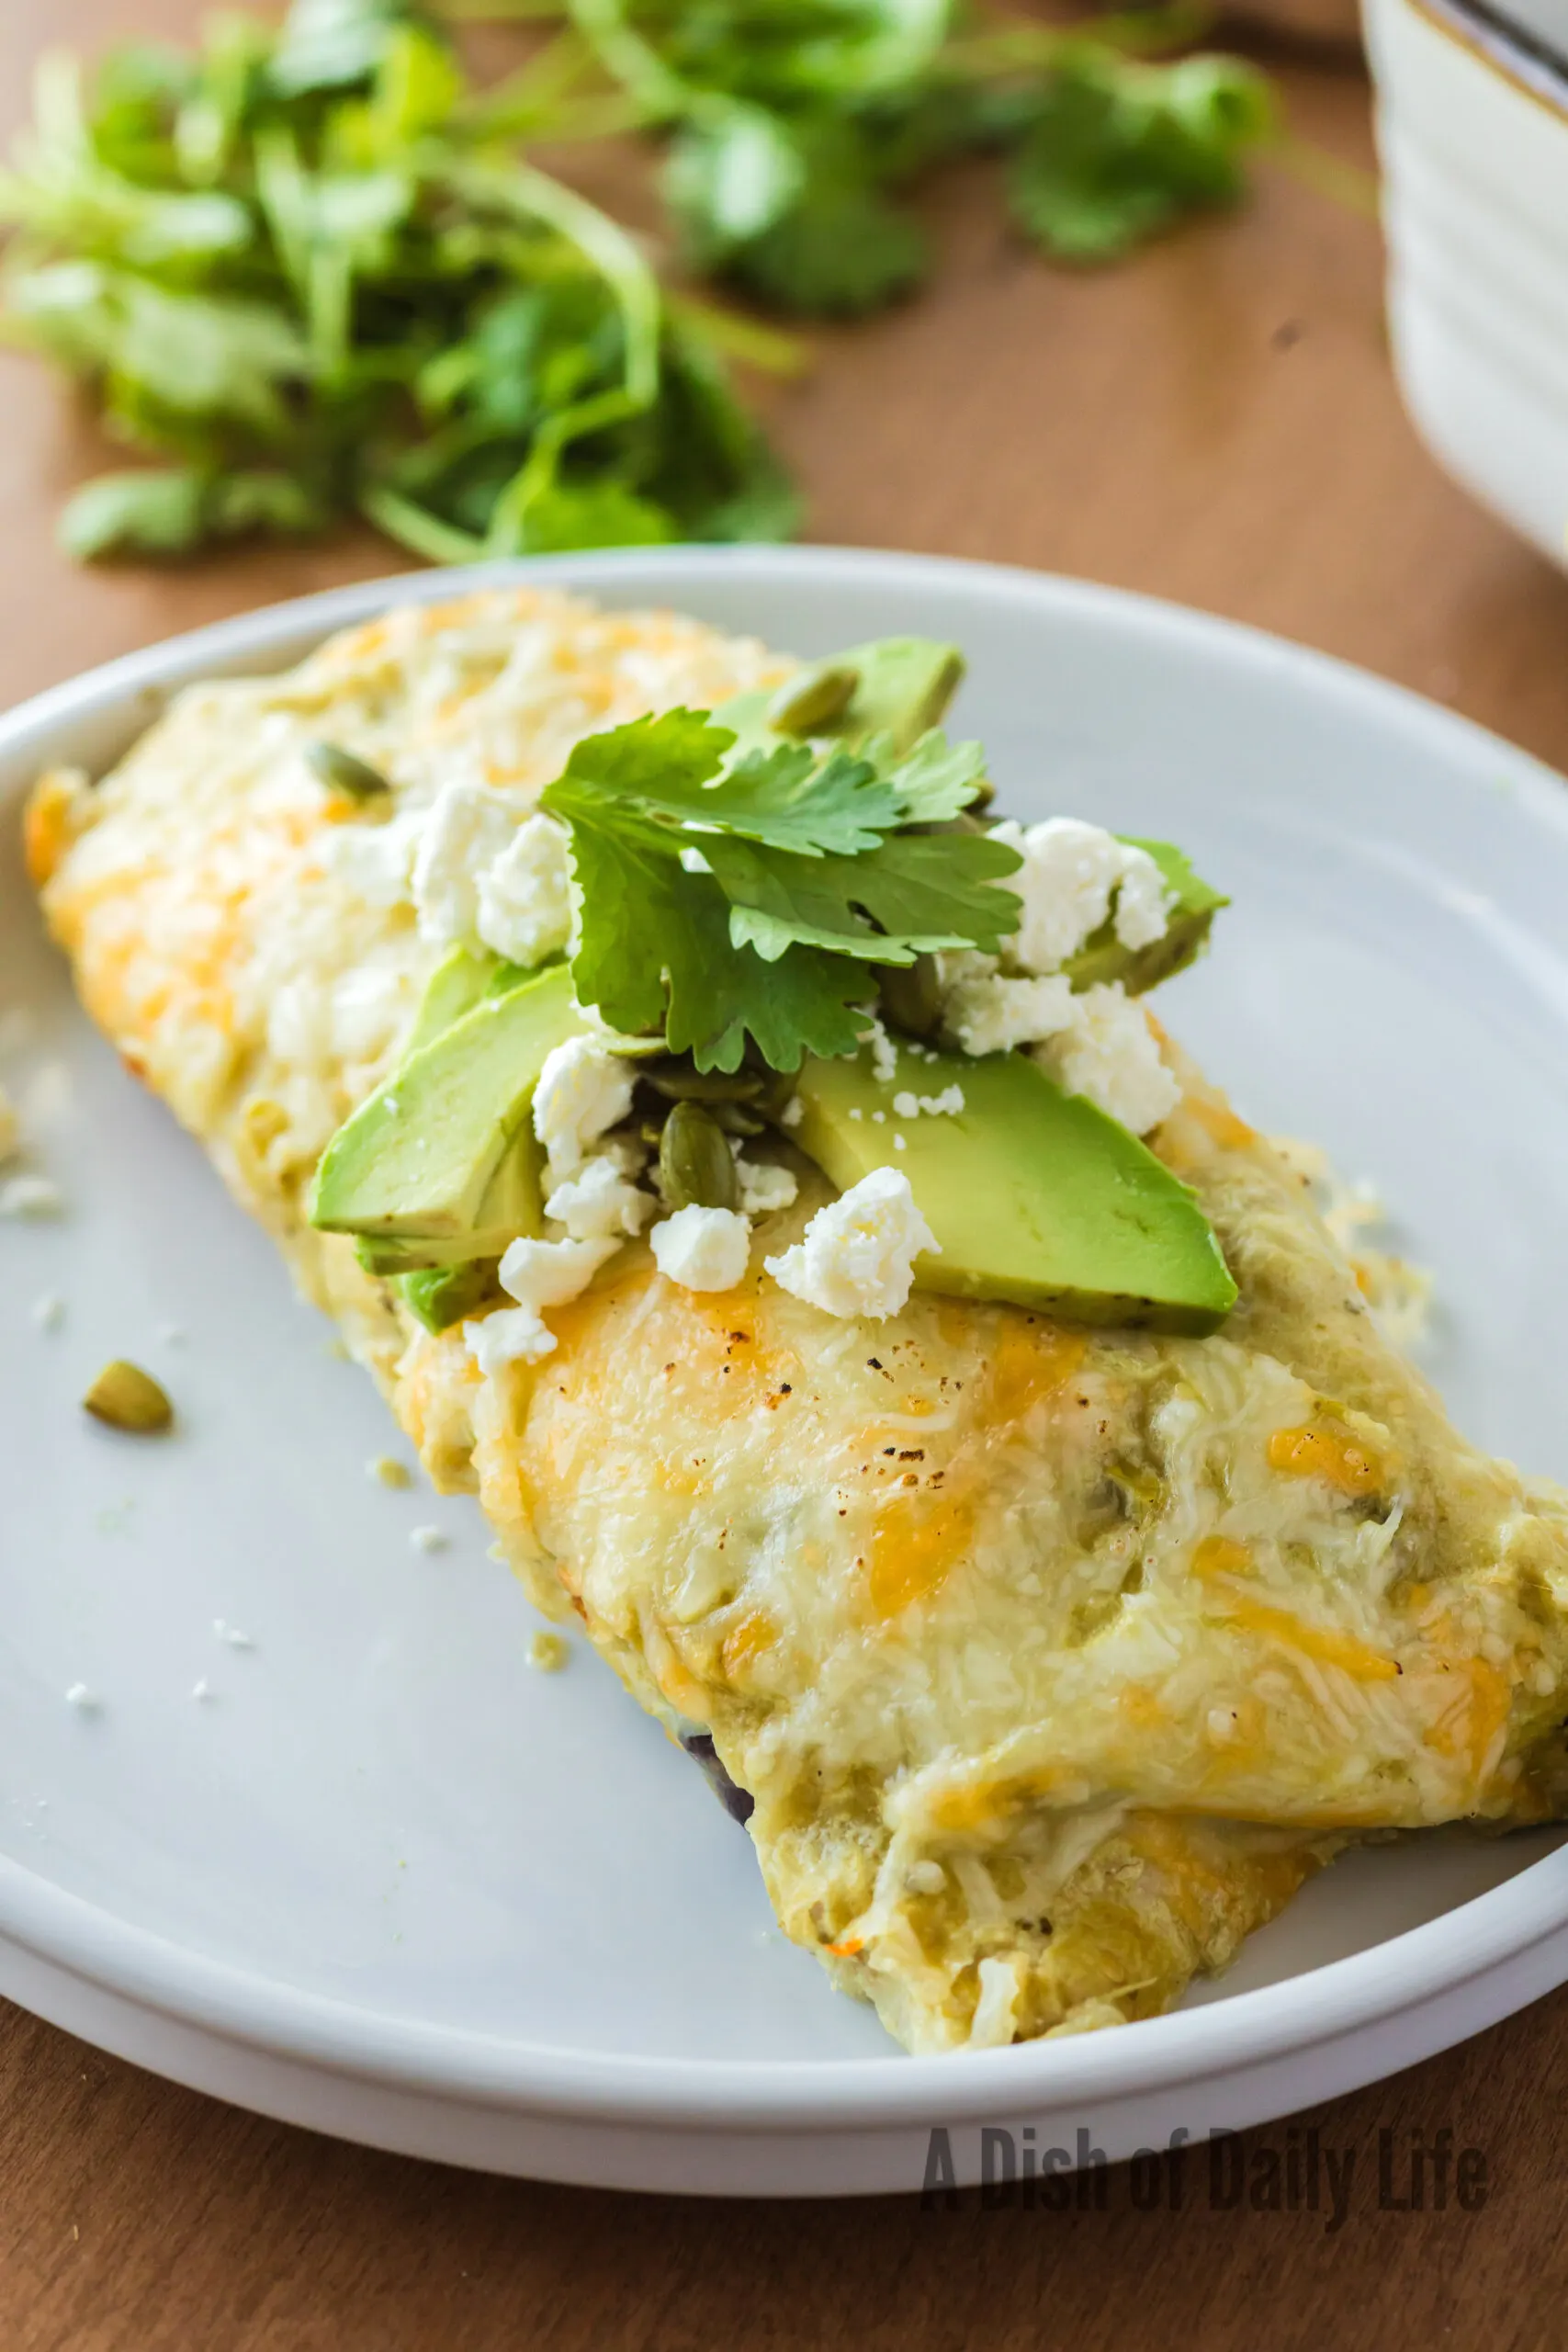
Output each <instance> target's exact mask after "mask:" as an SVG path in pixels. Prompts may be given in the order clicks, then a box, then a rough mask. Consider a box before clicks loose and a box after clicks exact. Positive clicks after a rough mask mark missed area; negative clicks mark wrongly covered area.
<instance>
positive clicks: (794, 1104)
mask: <svg viewBox="0 0 1568 2352" xmlns="http://www.w3.org/2000/svg"><path fill="white" fill-rule="evenodd" d="M805 1116H806V1105H805V1103H803V1102H802V1101H801V1099H800V1097H799V1095H798V1094H792V1095H791V1096H790V1098H789V1101H788V1102H787V1103H785V1104H784V1109H783V1110H782V1111H781V1112H780V1113H779V1125H780V1126H781V1127H798V1126H799V1125H800V1123H801V1121H802V1119H804V1118H805Z"/></svg>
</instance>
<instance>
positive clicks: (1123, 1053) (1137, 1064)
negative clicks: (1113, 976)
mask: <svg viewBox="0 0 1568 2352" xmlns="http://www.w3.org/2000/svg"><path fill="white" fill-rule="evenodd" d="M1072 1003H1073V1016H1074V1017H1073V1022H1072V1025H1071V1027H1070V1028H1067V1029H1065V1030H1064V1031H1063V1032H1062V1033H1061V1035H1058V1036H1055V1037H1052V1038H1050V1039H1049V1040H1048V1041H1047V1042H1046V1043H1045V1044H1043V1046H1041V1047H1040V1048H1039V1051H1038V1054H1037V1056H1036V1058H1037V1059H1038V1060H1039V1061H1040V1062H1041V1063H1042V1064H1043V1067H1044V1068H1045V1069H1048V1070H1049V1071H1050V1073H1051V1075H1052V1077H1053V1078H1055V1080H1057V1081H1058V1082H1059V1083H1060V1084H1061V1085H1062V1086H1064V1087H1065V1088H1066V1091H1067V1092H1068V1093H1069V1094H1086V1095H1088V1097H1089V1101H1090V1102H1091V1103H1097V1104H1098V1105H1099V1107H1100V1110H1102V1111H1104V1112H1105V1113H1107V1114H1108V1115H1109V1116H1110V1117H1111V1118H1112V1119H1119V1120H1120V1121H1121V1123H1122V1125H1123V1126H1124V1127H1130V1128H1131V1129H1132V1131H1133V1133H1134V1135H1135V1136H1143V1135H1147V1134H1148V1132H1149V1130H1150V1128H1151V1127H1157V1126H1158V1125H1159V1123H1160V1121H1161V1120H1162V1119H1166V1118H1168V1117H1169V1115H1170V1114H1171V1112H1172V1111H1174V1110H1175V1108H1176V1105H1177V1103H1179V1100H1180V1099H1181V1088H1180V1086H1179V1083H1178V1082H1177V1080H1176V1079H1175V1078H1174V1077H1173V1076H1172V1075H1171V1073H1170V1071H1169V1070H1168V1069H1167V1068H1166V1066H1165V1063H1164V1062H1163V1061H1162V1060H1161V1058H1160V1050H1159V1046H1158V1044H1157V1043H1156V1038H1155V1033H1154V1031H1153V1030H1152V1029H1151V1028H1150V1026H1149V1022H1148V1016H1147V1014H1146V1013H1145V1011H1144V1009H1143V1007H1142V1005H1140V1004H1139V1003H1138V1002H1137V1001H1136V1000H1135V999H1134V998H1133V997H1130V996H1129V995H1128V994H1127V992H1126V990H1125V989H1123V988H1122V983H1121V982H1120V980H1112V981H1111V982H1110V983H1108V984H1103V985H1101V986H1100V987H1096V988H1092V989H1084V990H1083V992H1082V993H1081V995H1078V996H1075V997H1074V998H1073V1000H1072Z"/></svg>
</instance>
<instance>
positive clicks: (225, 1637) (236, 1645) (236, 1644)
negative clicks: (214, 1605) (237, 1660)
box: [212, 1617, 255, 1650]
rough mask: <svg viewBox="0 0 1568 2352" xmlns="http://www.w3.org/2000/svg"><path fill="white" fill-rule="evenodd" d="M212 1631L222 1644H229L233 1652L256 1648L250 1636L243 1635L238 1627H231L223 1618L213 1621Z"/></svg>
mask: <svg viewBox="0 0 1568 2352" xmlns="http://www.w3.org/2000/svg"><path fill="white" fill-rule="evenodd" d="M212 1630H213V1632H214V1633H215V1634H217V1636H218V1638H219V1640H220V1642H227V1643H228V1645H229V1647H230V1648H231V1650H254V1647H255V1644H254V1641H253V1640H252V1639H251V1636H250V1635H249V1634H243V1633H242V1632H241V1631H240V1628H239V1627H238V1625H231V1624H229V1623H227V1622H226V1621H225V1620H224V1619H223V1618H221V1617H215V1618H214V1619H213V1621H212Z"/></svg>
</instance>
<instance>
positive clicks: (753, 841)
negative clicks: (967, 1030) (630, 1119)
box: [542, 710, 1021, 1070]
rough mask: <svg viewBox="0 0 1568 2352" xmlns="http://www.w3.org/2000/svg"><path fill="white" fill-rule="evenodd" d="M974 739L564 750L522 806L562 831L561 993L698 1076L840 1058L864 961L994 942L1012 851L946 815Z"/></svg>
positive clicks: (965, 797)
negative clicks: (534, 807) (564, 975)
mask: <svg viewBox="0 0 1568 2352" xmlns="http://www.w3.org/2000/svg"><path fill="white" fill-rule="evenodd" d="M984 788H985V787H984V763H983V761H982V758H981V753H980V747H979V745H978V744H977V743H960V744H949V743H948V742H947V741H946V740H945V739H944V738H943V737H942V735H941V734H939V733H934V732H933V733H931V734H928V735H925V736H923V737H922V738H921V740H920V741H919V743H917V744H916V746H915V748H914V750H913V751H912V752H908V754H907V755H905V756H904V757H903V758H898V757H897V756H896V754H895V753H894V752H893V750H892V746H891V741H890V739H888V738H886V737H884V738H880V739H878V738H873V740H872V741H870V742H868V743H867V744H866V745H865V746H864V747H863V750H860V751H857V752H851V751H849V750H847V749H845V748H844V747H843V746H840V745H829V746H828V747H826V748H824V747H823V746H821V745H818V744H812V743H775V744H774V745H773V746H772V748H769V747H766V746H755V745H753V746H748V745H746V744H745V742H744V741H741V740H738V738H737V736H736V734H735V733H734V732H733V731H732V730H731V729H729V728H728V727H726V726H724V725H723V724H722V723H715V722H714V721H713V720H712V719H711V718H709V716H708V715H707V714H706V713H705V712H702V711H691V710H675V711H670V712H668V713H666V714H665V715H664V716H663V717H662V718H640V719H637V720H635V721H634V722H633V723H632V724H631V725H629V726H626V727H618V728H615V729H613V730H612V731H610V732H609V733H606V734H603V735H593V736H590V737H589V738H588V739H587V740H586V741H583V742H581V743H580V744H579V745H578V746H577V748H576V750H575V751H574V752H572V754H571V757H570V760H569V761H568V763H567V766H566V772H565V774H564V775H562V776H561V777H560V778H559V779H558V781H557V782H556V783H555V784H552V785H551V786H550V787H549V789H548V790H547V792H546V794H545V795H544V798H543V803H542V805H543V806H544V807H545V808H546V809H549V810H550V811H551V812H552V813H553V814H554V815H556V816H558V817H559V818H561V819H563V820H565V821H566V823H567V824H568V825H569V826H570V830H571V838H572V864H573V867H574V870H575V874H576V879H577V888H578V897H579V917H578V944H577V946H576V948H575V950H574V954H573V960H572V981H573V985H574V987H575V989H576V991H577V995H578V999H579V1001H581V1003H583V1004H592V1005H596V1006H597V1007H598V1009H599V1011H600V1012H602V1013H603V1015H604V1019H605V1020H606V1021H607V1022H609V1023H610V1024H611V1026H612V1027H613V1028H615V1029H618V1030H621V1031H622V1032H624V1033H625V1034H626V1035H638V1034H639V1033H648V1032H657V1031H661V1032H662V1033H663V1035H664V1036H665V1037H666V1039H667V1041H668V1043H669V1045H670V1047H671V1050H672V1051H673V1052H676V1053H690V1054H691V1055H692V1056H693V1057H694V1060H695V1063H696V1067H697V1068H698V1069H699V1070H710V1069H719V1070H733V1069H738V1068H739V1064H740V1061H741V1058H742V1056H743V1055H744V1054H745V1053H746V1051H747V1046H748V1039H749V1038H750V1041H751V1046H752V1047H753V1049H754V1050H755V1051H756V1052H757V1053H758V1054H760V1056H761V1058H762V1060H763V1061H764V1062H766V1063H767V1064H768V1065H769V1066H770V1067H771V1068H773V1069H781V1070H791V1069H796V1068H798V1066H799V1062H800V1057H801V1056H802V1054H803V1053H815V1054H823V1055H832V1054H844V1053H852V1052H853V1050H854V1047H855V1044H856V1041H857V1039H858V1038H859V1037H860V1036H861V1035H863V1033H864V1030H865V1026H866V1012H865V1010H864V1008H865V1005H866V1003H867V1001H868V1000H874V998H875V995H876V990H877V976H876V972H875V969H874V967H877V966H883V967H886V966H887V965H895V966H907V965H909V964H912V963H913V962H914V960H915V958H916V957H917V956H920V955H926V954H931V953H933V952H936V951H938V950H941V949H942V948H953V947H980V948H985V949H989V950H995V949H998V948H999V947H1000V945H1001V943H1002V941H1003V940H1004V939H1006V938H1008V937H1009V936H1010V933H1012V932H1014V931H1015V930H1016V929H1017V927H1018V921H1019V913H1020V907H1019V901H1018V899H1017V898H1016V897H1015V896H1014V895H1013V893H1012V892H1011V891H1010V890H1004V889H1001V888H998V882H999V880H1000V878H1001V876H1003V875H1005V874H1010V873H1013V872H1015V871H1016V869H1017V868H1018V866H1019V865H1020V864H1021V860H1020V857H1019V855H1018V853H1017V851H1016V850H1013V849H1010V848H1009V846H1008V845H1007V843H1006V842H998V841H992V840H990V839H988V838H987V836H986V834H985V833H983V832H980V831H964V830H955V829H954V826H953V820H954V819H956V818H957V817H958V816H959V814H960V812H961V811H962V810H963V809H965V808H966V807H967V806H968V805H969V803H970V802H971V801H973V800H975V799H976V798H977V797H979V796H980V795H981V793H982V792H983V790H984Z"/></svg>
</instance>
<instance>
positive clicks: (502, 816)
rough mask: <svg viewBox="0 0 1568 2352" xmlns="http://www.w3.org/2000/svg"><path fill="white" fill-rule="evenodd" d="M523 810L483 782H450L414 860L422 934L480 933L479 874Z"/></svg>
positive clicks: (448, 940)
mask: <svg viewBox="0 0 1568 2352" xmlns="http://www.w3.org/2000/svg"><path fill="white" fill-rule="evenodd" d="M516 830H517V812H516V809H514V808H513V807H512V805H511V804H510V803H509V802H508V801H506V800H503V799H502V797H501V795H500V794H499V793H498V792H494V791H492V790H491V788H490V786H488V785H482V784H448V785H446V786H443V787H442V789H441V791H440V792H439V793H438V794H437V795H436V797H435V802H434V807H433V808H432V809H431V810H430V813H429V815H428V816H427V817H426V819H425V820H424V824H423V828H422V830H421V832H420V837H419V850H418V854H416V856H415V858H414V862H413V902H414V907H415V909H416V910H417V912H418V915H419V930H420V937H421V938H422V939H428V940H430V941H432V942H433V943H434V944H435V945H436V946H439V947H462V946H466V945H470V944H472V943H473V941H474V940H475V939H476V938H477V937H478V936H479V876H480V875H481V874H482V873H483V872H484V870H485V869H486V868H487V867H488V866H490V865H493V864H495V863H496V862H498V861H499V860H500V858H501V857H502V854H503V852H504V851H505V850H506V849H507V848H508V847H509V845H510V843H511V841H512V837H513V833H514V832H515V831H516Z"/></svg>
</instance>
